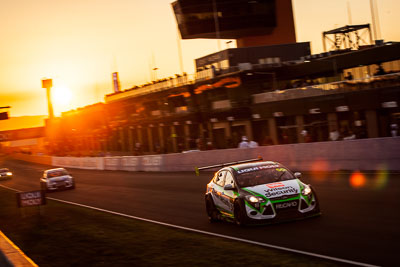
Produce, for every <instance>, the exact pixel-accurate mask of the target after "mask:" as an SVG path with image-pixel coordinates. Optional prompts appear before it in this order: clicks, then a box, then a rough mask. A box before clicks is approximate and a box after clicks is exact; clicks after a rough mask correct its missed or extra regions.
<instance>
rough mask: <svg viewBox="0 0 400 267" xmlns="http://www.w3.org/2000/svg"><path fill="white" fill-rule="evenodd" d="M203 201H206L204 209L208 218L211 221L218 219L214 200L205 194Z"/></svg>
mask: <svg viewBox="0 0 400 267" xmlns="http://www.w3.org/2000/svg"><path fill="white" fill-rule="evenodd" d="M205 201H206V211H207V216H208V220H209V221H210V222H211V223H213V222H217V221H219V219H218V210H217V208H216V207H215V205H214V201H213V200H212V197H211V196H210V195H206V197H205Z"/></svg>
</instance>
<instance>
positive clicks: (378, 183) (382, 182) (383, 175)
mask: <svg viewBox="0 0 400 267" xmlns="http://www.w3.org/2000/svg"><path fill="white" fill-rule="evenodd" d="M388 175H389V174H388V171H387V170H386V168H385V167H384V166H383V167H382V168H380V170H379V171H378V172H377V173H376V176H375V177H374V180H373V184H374V188H375V189H378V190H381V189H384V188H385V187H386V185H387V182H388Z"/></svg>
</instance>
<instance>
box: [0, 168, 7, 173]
mask: <svg viewBox="0 0 400 267" xmlns="http://www.w3.org/2000/svg"><path fill="white" fill-rule="evenodd" d="M0 171H2V172H4V171H9V169H8V168H0Z"/></svg>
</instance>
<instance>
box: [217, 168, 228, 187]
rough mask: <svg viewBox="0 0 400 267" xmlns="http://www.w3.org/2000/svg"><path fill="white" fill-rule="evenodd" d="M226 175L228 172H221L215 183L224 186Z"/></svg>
mask: <svg viewBox="0 0 400 267" xmlns="http://www.w3.org/2000/svg"><path fill="white" fill-rule="evenodd" d="M225 174H226V171H221V172H219V173H218V174H217V176H216V177H215V179H214V182H215V183H216V184H217V185H219V186H224V181H225Z"/></svg>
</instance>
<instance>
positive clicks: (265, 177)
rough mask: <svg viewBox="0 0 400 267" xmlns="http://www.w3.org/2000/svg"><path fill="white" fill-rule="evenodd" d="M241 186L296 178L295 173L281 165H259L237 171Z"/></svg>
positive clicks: (237, 178) (238, 181) (237, 179)
mask: <svg viewBox="0 0 400 267" xmlns="http://www.w3.org/2000/svg"><path fill="white" fill-rule="evenodd" d="M237 173H238V175H237V176H236V181H237V183H238V185H239V187H250V186H256V185H261V184H268V183H274V182H279V181H286V180H291V179H295V177H294V176H293V174H292V173H291V172H290V171H288V170H287V169H286V168H283V167H281V166H278V167H276V166H275V167H272V166H257V167H251V168H247V169H242V170H239V171H237Z"/></svg>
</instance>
